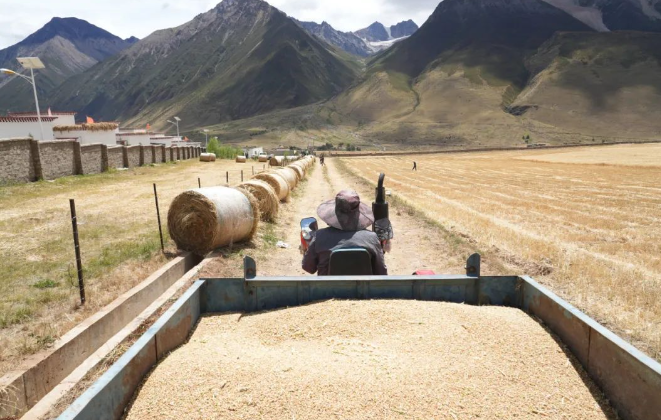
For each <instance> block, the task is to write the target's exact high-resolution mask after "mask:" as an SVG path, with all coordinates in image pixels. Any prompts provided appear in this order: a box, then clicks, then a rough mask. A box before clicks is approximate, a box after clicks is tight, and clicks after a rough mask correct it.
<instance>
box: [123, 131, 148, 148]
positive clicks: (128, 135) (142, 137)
mask: <svg viewBox="0 0 661 420" xmlns="http://www.w3.org/2000/svg"><path fill="white" fill-rule="evenodd" d="M155 135H156V133H150V132H148V131H147V130H134V131H123V130H122V131H120V132H119V133H117V134H115V137H116V138H117V144H122V145H125V146H138V145H143V146H149V145H150V144H152V142H151V139H152V137H154V136H155Z"/></svg>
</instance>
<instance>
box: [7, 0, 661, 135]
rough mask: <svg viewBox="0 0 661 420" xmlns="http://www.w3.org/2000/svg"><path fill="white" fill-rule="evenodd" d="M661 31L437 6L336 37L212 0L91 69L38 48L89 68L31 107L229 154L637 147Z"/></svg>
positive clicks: (656, 24) (652, 95)
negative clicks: (315, 139) (230, 143)
mask: <svg viewBox="0 0 661 420" xmlns="http://www.w3.org/2000/svg"><path fill="white" fill-rule="evenodd" d="M660 25H661V0H444V1H442V2H441V3H439V5H438V7H437V8H436V9H435V11H434V12H433V14H432V15H431V16H430V17H429V19H428V20H427V21H426V22H425V23H424V24H423V25H422V27H420V28H418V27H417V25H415V23H414V22H412V21H404V22H401V23H399V24H397V25H392V26H390V27H387V28H386V27H385V26H384V25H382V24H380V23H378V22H376V23H374V24H372V25H370V26H369V27H367V28H364V29H361V30H358V31H355V32H341V31H337V30H335V29H334V28H333V27H332V26H331V25H330V24H328V23H327V22H322V23H321V24H317V23H314V22H301V21H296V20H294V19H292V18H290V17H288V16H287V15H285V14H284V13H283V12H281V11H279V10H278V9H276V8H274V7H272V6H270V5H268V4H267V3H266V2H264V1H262V0H224V1H223V2H222V3H220V4H218V5H217V6H216V7H214V8H213V9H212V10H210V11H208V12H206V13H202V14H200V15H198V16H197V17H195V18H194V19H193V20H192V21H190V22H188V23H186V24H184V25H181V26H179V27H176V28H170V29H164V30H160V31H156V32H154V33H153V34H151V35H149V36H148V37H146V38H145V39H143V40H140V41H138V42H135V43H134V44H132V45H129V46H128V47H126V46H125V45H124V44H126V43H130V42H129V41H121V40H120V41H121V42H122V43H123V44H121V43H119V42H118V43H117V48H116V49H115V51H114V52H111V51H110V49H108V54H109V55H108V56H106V57H105V58H104V57H101V56H97V57H95V56H94V55H93V54H94V53H95V51H96V50H94V49H92V48H86V47H85V46H81V45H79V46H77V47H76V45H78V44H76V43H75V42H74V41H72V40H69V38H75V37H74V36H72V35H69V36H68V38H66V37H63V36H58V37H54V38H53V37H51V38H49V37H48V36H46V35H44V36H43V37H42V38H43V39H47V38H48V39H55V38H62V39H67V40H68V42H69V43H71V44H72V45H74V47H75V49H76V51H81V54H82V52H84V53H85V56H86V57H90V61H89V62H88V63H89V66H88V68H87V69H86V70H85V69H83V66H82V65H80V66H78V67H77V69H78V70H77V73H76V76H75V77H73V78H69V79H67V80H65V81H63V82H61V80H63V79H66V77H63V78H62V79H58V80H55V79H53V82H52V85H53V88H52V89H50V90H49V91H47V92H45V93H44V103H45V104H47V105H50V106H52V107H53V108H54V109H58V110H75V111H78V112H79V113H81V114H86V115H91V116H93V117H95V118H97V119H102V120H116V119H119V120H122V121H123V123H124V124H125V125H141V124H146V123H151V124H152V126H154V127H155V128H157V129H158V128H164V127H165V126H166V124H167V123H166V122H165V121H166V120H167V119H168V118H171V117H172V116H174V115H178V116H179V117H181V118H182V129H183V130H188V131H189V132H193V131H195V130H199V129H200V128H201V127H205V126H207V127H212V128H213V130H217V132H221V131H222V132H224V133H226V134H227V133H230V134H228V135H227V138H229V139H231V140H235V141H238V140H239V138H238V137H233V135H232V134H231V133H238V132H239V131H241V132H251V133H255V132H257V133H261V132H267V134H265V137H264V138H266V137H268V136H270V137H268V138H274V137H273V136H276V137H278V139H275V140H274V141H278V142H279V143H281V142H282V141H284V140H283V139H288V138H290V137H288V136H289V134H283V133H300V132H306V130H308V129H310V128H311V127H312V128H313V129H314V130H313V131H314V132H315V133H318V134H319V133H345V134H346V135H349V136H350V137H352V138H353V139H356V140H355V141H362V142H364V143H365V144H370V143H371V144H379V143H384V144H385V143H387V144H398V145H401V146H409V145H414V144H428V145H438V144H463V145H466V144H476V145H485V144H491V145H501V144H502V145H505V144H506V145H511V144H512V143H517V142H520V141H521V138H522V137H525V135H526V134H527V135H528V136H529V135H530V134H532V137H533V139H535V141H540V142H548V143H552V144H558V143H562V142H567V141H596V140H595V138H599V137H600V136H601V137H602V138H604V139H611V138H627V139H629V138H652V137H653V136H656V135H658V132H659V131H661V123H660V122H659V121H658V118H657V117H656V114H657V113H658V109H660V108H661V26H660ZM97 29H98V28H97ZM47 32H48V31H46V32H45V33H47ZM98 38H99V37H97V38H96V39H98ZM28 39H29V38H28ZM28 39H26V40H25V41H23V42H22V43H20V44H17V45H22V44H23V43H26V42H27V41H28ZM394 41H397V42H394ZM28 44H29V43H28ZM33 44H34V42H33ZM95 45H97V44H95ZM113 45H114V44H113ZM375 46H381V47H383V48H385V50H383V51H380V52H376V51H375V49H376V48H375ZM14 47H16V46H14ZM14 47H11V48H14ZM4 51H7V50H3V52H4ZM42 54H43V53H42ZM5 55H7V54H6V53H5ZM14 55H15V54H14ZM7 56H10V55H7ZM0 57H3V56H2V55H0ZM92 59H94V60H95V61H94V62H92V61H91V60H92ZM6 60H7V59H5V61H6ZM0 62H1V61H0ZM53 67H55V66H53ZM83 70H84V71H83ZM40 77H43V78H45V76H40ZM58 83H59V86H56V85H57V84H58ZM5 88H6V87H5ZM3 90H4V88H2V89H0V95H2V92H3ZM21 96H25V97H26V98H25V99H28V100H29V98H30V96H29V95H27V94H21ZM30 107H31V106H25V107H23V109H18V110H25V109H30ZM0 109H1V108H0ZM219 124H220V125H219ZM232 130H235V131H232ZM212 132H213V131H212ZM274 133H276V134H274ZM347 133H350V134H347ZM345 134H342V135H345ZM320 135H321V134H320ZM324 135H326V134H324ZM329 136H330V138H334V137H333V136H336V134H329ZM239 137H240V136H239ZM259 138H260V137H259V135H258V136H257V137H254V136H252V134H251V137H250V140H251V141H257V140H259ZM291 138H301V136H299V135H297V134H294V135H293V137H291ZM301 142H303V140H301Z"/></svg>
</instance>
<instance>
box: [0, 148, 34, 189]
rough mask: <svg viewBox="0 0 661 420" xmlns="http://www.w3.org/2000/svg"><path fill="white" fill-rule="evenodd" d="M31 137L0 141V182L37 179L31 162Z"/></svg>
mask: <svg viewBox="0 0 661 420" xmlns="http://www.w3.org/2000/svg"><path fill="white" fill-rule="evenodd" d="M33 141H34V140H32V139H12V140H3V141H0V183H7V182H30V181H35V180H36V179H37V175H36V174H35V171H34V165H33V164H32V159H33V156H32V145H31V143H32V142H33Z"/></svg>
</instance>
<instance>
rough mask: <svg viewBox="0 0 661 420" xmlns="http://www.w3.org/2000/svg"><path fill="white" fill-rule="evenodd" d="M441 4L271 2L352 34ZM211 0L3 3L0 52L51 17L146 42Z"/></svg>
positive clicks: (404, 0)
mask: <svg viewBox="0 0 661 420" xmlns="http://www.w3.org/2000/svg"><path fill="white" fill-rule="evenodd" d="M438 1H439V0H271V1H269V3H270V4H272V5H273V6H275V7H277V8H279V9H280V10H282V11H284V12H285V13H287V14H288V15H290V16H293V17H295V18H297V19H300V20H311V21H316V22H321V21H323V20H325V21H327V22H329V23H330V24H331V25H333V26H334V27H336V28H337V29H340V30H343V31H353V30H357V29H360V28H363V27H365V26H367V25H369V24H371V23H372V22H374V21H376V20H378V21H380V22H382V23H384V24H386V25H391V24H394V23H397V22H400V21H402V20H406V19H413V20H414V21H415V22H416V23H417V24H418V25H421V24H422V23H424V21H425V20H426V19H427V17H428V16H429V15H430V14H431V13H432V12H433V10H434V8H435V7H436V5H437V3H438ZM217 2H218V1H215V0H185V1H184V0H112V1H108V0H90V1H87V2H81V1H80V0H58V1H48V2H46V1H43V0H2V13H1V14H0V49H1V48H5V47H8V46H10V45H13V44H15V43H17V42H19V41H21V40H22V39H24V38H25V37H27V36H28V35H29V34H31V33H33V32H35V31H36V30H38V29H39V28H41V27H42V26H43V25H45V24H46V23H47V22H48V21H49V20H50V19H51V18H53V17H56V16H57V17H77V18H80V19H84V20H87V21H88V22H90V23H92V24H94V25H96V26H99V27H101V28H103V29H105V30H107V31H109V32H111V33H113V34H115V35H117V36H120V37H122V38H127V37H129V36H132V35H133V36H137V37H138V38H144V37H145V36H147V35H149V34H150V33H152V32H154V31H155V30H158V29H164V28H171V27H174V26H178V25H181V24H183V23H185V22H187V21H189V20H191V19H192V18H193V17H195V16H196V15H197V14H199V13H203V12H206V11H207V10H209V9H211V8H213V7H214V6H215V5H216V3H217Z"/></svg>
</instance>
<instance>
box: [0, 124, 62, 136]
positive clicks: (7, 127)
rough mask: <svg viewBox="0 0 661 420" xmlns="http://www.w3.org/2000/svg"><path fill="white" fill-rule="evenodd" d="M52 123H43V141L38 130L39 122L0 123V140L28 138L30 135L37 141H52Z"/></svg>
mask: <svg viewBox="0 0 661 420" xmlns="http://www.w3.org/2000/svg"><path fill="white" fill-rule="evenodd" d="M56 121H57V120H55V121H53V122H46V121H44V122H43V124H44V135H45V136H46V138H45V139H42V138H41V130H40V129H39V122H38V121H35V122H0V139H8V138H12V137H23V138H26V137H29V136H30V135H32V137H33V138H34V139H37V140H52V139H53V125H54V123H55V122H56Z"/></svg>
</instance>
